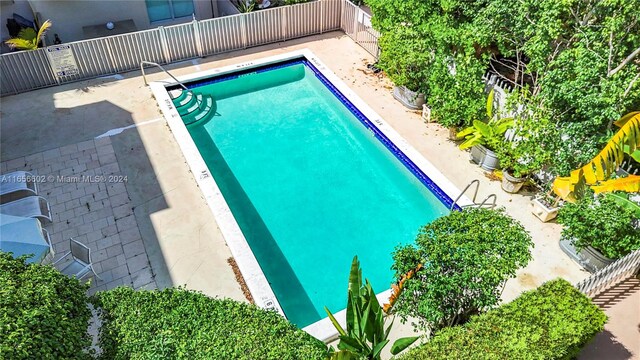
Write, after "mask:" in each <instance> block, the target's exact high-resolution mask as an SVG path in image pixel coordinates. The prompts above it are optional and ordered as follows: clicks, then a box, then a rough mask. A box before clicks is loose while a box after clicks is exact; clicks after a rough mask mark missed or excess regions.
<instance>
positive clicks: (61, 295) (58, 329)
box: [0, 251, 91, 359]
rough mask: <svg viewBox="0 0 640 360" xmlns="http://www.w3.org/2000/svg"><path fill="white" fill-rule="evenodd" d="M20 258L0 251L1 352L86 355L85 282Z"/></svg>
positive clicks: (18, 356) (59, 356)
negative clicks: (84, 350)
mask: <svg viewBox="0 0 640 360" xmlns="http://www.w3.org/2000/svg"><path fill="white" fill-rule="evenodd" d="M25 260H26V257H24V256H23V257H20V258H17V259H14V258H13V257H12V256H11V255H10V254H8V253H4V252H1V251H0V357H2V358H3V359H82V358H87V357H88V354H87V353H85V352H83V349H85V348H86V347H88V346H89V345H90V344H91V340H90V338H89V337H88V334H87V326H88V321H89V317H90V315H91V312H90V311H89V309H88V308H87V297H86V295H85V293H86V291H87V289H88V285H86V284H81V283H80V282H79V281H78V280H76V279H73V278H69V277H66V276H64V275H62V274H61V273H60V272H58V271H57V270H56V269H54V268H53V267H51V266H43V265H40V264H27V263H26V262H25Z"/></svg>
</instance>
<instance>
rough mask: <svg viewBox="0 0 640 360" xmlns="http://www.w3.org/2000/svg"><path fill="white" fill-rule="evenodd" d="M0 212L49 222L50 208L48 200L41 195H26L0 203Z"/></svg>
mask: <svg viewBox="0 0 640 360" xmlns="http://www.w3.org/2000/svg"><path fill="white" fill-rule="evenodd" d="M0 213H3V214H7V215H13V216H22V217H32V218H38V219H41V220H48V221H49V222H51V208H50V207H49V202H48V201H47V199H45V198H43V197H42V196H27V197H24V198H22V199H18V200H14V201H11V202H8V203H6V204H2V205H0Z"/></svg>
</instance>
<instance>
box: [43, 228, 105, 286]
mask: <svg viewBox="0 0 640 360" xmlns="http://www.w3.org/2000/svg"><path fill="white" fill-rule="evenodd" d="M69 247H70V249H71V251H69V252H67V253H66V254H64V255H62V257H61V258H60V259H58V260H56V262H54V263H53V266H55V265H57V264H58V263H59V262H60V261H62V260H64V259H65V258H66V257H67V256H69V255H71V258H72V261H71V262H69V263H68V264H67V265H66V266H65V267H64V268H62V269H59V270H60V272H61V273H63V274H65V275H67V276H75V277H76V278H77V279H82V278H83V277H84V276H85V275H87V274H88V273H89V272H92V273H93V275H95V276H96V278H98V279H100V280H102V278H101V277H100V276H98V274H97V273H96V271H95V270H94V269H93V262H92V261H91V249H89V248H88V247H87V246H85V245H84V244H82V243H80V242H78V241H75V240H73V238H71V239H69Z"/></svg>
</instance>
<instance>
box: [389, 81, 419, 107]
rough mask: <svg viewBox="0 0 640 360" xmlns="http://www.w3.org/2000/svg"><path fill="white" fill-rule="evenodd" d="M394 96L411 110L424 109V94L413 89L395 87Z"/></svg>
mask: <svg viewBox="0 0 640 360" xmlns="http://www.w3.org/2000/svg"><path fill="white" fill-rule="evenodd" d="M393 97H394V98H395V99H396V100H398V101H400V102H401V103H402V105H404V106H406V107H408V108H409V109H411V110H422V105H424V104H425V100H424V94H420V93H418V92H415V91H411V90H409V89H407V88H406V87H404V86H396V87H394V88H393Z"/></svg>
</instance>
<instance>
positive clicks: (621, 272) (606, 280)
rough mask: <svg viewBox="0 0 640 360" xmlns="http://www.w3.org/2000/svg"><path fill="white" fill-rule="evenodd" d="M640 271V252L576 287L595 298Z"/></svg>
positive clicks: (613, 264)
mask: <svg viewBox="0 0 640 360" xmlns="http://www.w3.org/2000/svg"><path fill="white" fill-rule="evenodd" d="M638 270H640V250H636V251H633V252H632V253H630V254H628V255H627V256H625V257H623V258H621V259H618V260H616V261H615V262H614V263H612V264H610V265H609V266H607V267H605V268H604V269H602V270H600V271H598V272H597V273H595V274H593V275H591V276H589V277H588V278H586V279H584V280H582V281H581V282H579V283H578V284H576V287H577V288H578V290H580V291H581V292H582V293H584V294H585V295H587V296H589V297H594V296H596V295H598V294H599V293H601V292H603V291H605V290H607V289H608V288H610V287H612V286H614V285H616V284H618V283H619V282H621V281H624V280H626V279H628V278H629V277H631V276H634V275H637V274H638Z"/></svg>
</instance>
